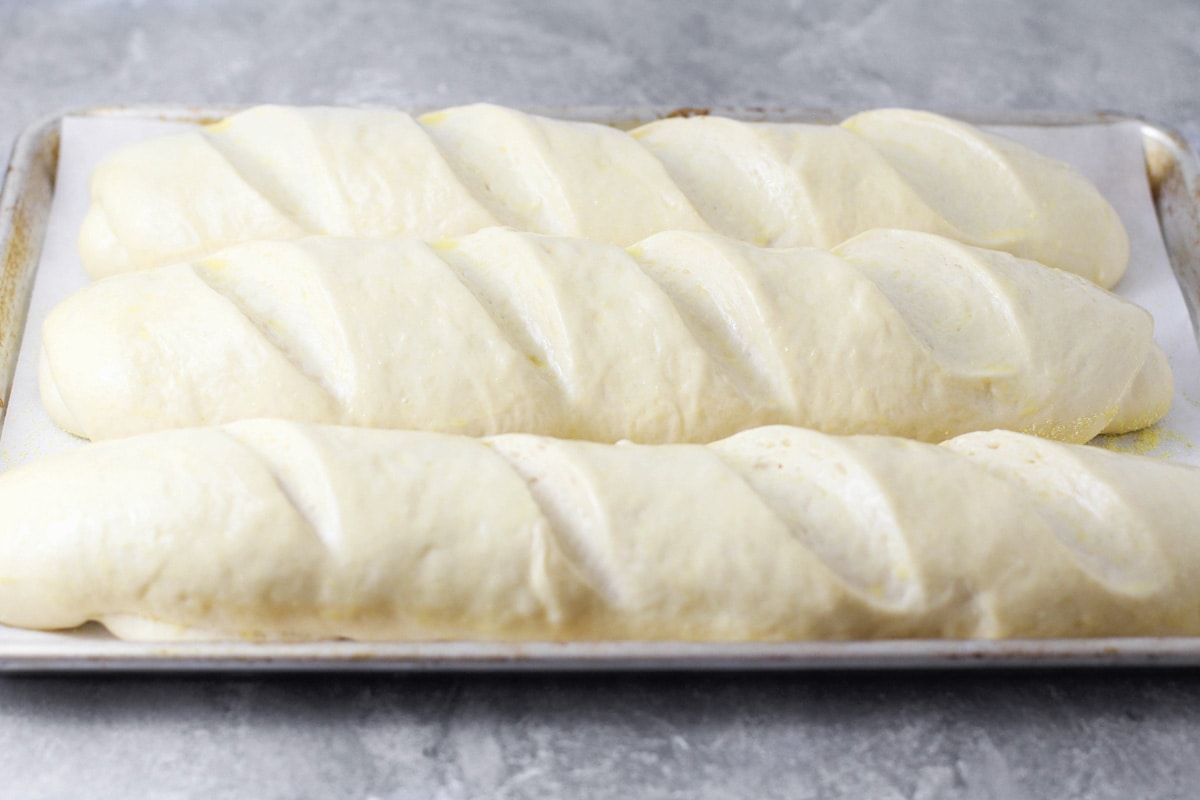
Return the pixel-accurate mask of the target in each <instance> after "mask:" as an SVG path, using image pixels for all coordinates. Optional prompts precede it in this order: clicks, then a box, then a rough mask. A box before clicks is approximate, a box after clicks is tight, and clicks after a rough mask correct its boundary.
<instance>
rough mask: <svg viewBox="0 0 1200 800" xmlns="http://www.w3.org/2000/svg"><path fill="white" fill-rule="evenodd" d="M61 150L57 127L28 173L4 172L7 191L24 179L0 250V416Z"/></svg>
mask: <svg viewBox="0 0 1200 800" xmlns="http://www.w3.org/2000/svg"><path fill="white" fill-rule="evenodd" d="M58 146H59V131H58V126H57V125H55V126H54V127H53V128H52V129H49V130H47V131H45V132H44V133H43V134H42V135H41V136H40V138H39V140H38V141H37V142H36V147H35V149H34V151H33V152H32V153H31V154H30V156H29V157H28V163H26V164H23V165H22V166H23V167H24V172H20V171H18V169H17V164H15V163H12V164H9V165H8V168H7V169H6V170H5V175H4V178H5V180H4V186H5V189H6V190H7V189H9V188H10V187H11V186H12V183H11V182H12V181H14V180H21V181H22V184H21V185H19V186H17V188H16V191H17V194H16V198H15V200H14V201H13V206H12V210H11V212H10V213H11V215H12V216H11V225H12V227H11V235H10V236H9V238H8V240H7V242H6V247H5V248H4V251H3V252H0V375H2V376H3V381H4V382H3V384H2V385H0V389H2V393H0V413H2V412H3V411H4V409H6V407H7V403H8V396H9V392H10V391H11V389H12V373H13V370H14V368H15V366H16V358H17V350H18V348H19V346H20V342H21V336H22V333H23V328H24V324H25V314H26V311H27V309H28V306H29V295H30V290H31V289H32V288H33V274H34V272H35V270H36V268H37V262H38V258H39V256H40V255H41V250H42V243H43V240H44V236H45V232H46V222H47V217H48V216H49V214H48V209H49V207H50V200H51V195H52V193H53V190H54V174H55V171H56V169H57V166H58ZM14 152H19V151H14ZM2 211H3V209H0V212H2Z"/></svg>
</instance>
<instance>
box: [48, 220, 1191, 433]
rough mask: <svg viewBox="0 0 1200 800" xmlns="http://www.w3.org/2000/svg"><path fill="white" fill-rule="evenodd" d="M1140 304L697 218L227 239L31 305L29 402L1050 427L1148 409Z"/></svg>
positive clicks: (994, 255) (1000, 269)
mask: <svg viewBox="0 0 1200 800" xmlns="http://www.w3.org/2000/svg"><path fill="white" fill-rule="evenodd" d="M1152 328H1153V324H1152V321H1151V318H1150V316H1149V315H1148V314H1147V313H1146V312H1145V311H1143V310H1142V309H1140V308H1138V307H1137V306H1135V305H1133V304H1131V303H1128V302H1126V301H1124V300H1121V299H1119V298H1117V297H1115V296H1113V295H1111V294H1109V293H1108V292H1105V291H1104V290H1102V289H1099V288H1097V287H1096V286H1094V285H1093V284H1091V283H1089V282H1087V281H1085V280H1083V279H1081V278H1079V277H1077V276H1074V275H1070V274H1068V273H1064V272H1061V271H1059V270H1053V269H1049V268H1046V267H1043V266H1041V265H1039V264H1035V263H1033V262H1029V261H1022V260H1020V259H1017V258H1014V257H1012V256H1010V255H1008V254H1005V253H1000V252H996V251H988V250H981V249H978V248H972V247H968V246H966V245H961V244H959V243H957V242H953V241H950V240H947V239H943V238H940V237H936V236H932V235H929V234H921V233H914V232H909V231H883V230H876V231H872V232H869V233H866V234H862V235H861V236H858V237H856V238H854V239H852V240H851V241H848V242H846V243H844V244H842V245H840V246H838V247H837V248H835V250H834V251H832V252H827V251H823V250H815V249H804V248H801V249H767V248H758V247H754V246H752V245H748V244H745V243H742V242H738V241H735V240H731V239H727V238H725V237H721V236H718V235H716V234H713V233H698V232H685V231H676V232H668V233H662V234H657V235H655V236H652V237H650V238H649V239H646V240H645V241H643V242H641V243H639V244H637V245H635V246H633V247H631V248H629V249H628V250H626V249H622V248H619V247H615V246H610V245H604V244H599V243H595V242H590V241H587V240H582V239H569V238H561V237H548V236H539V235H535V234H528V233H520V232H515V231H511V230H507V229H500V228H496V229H489V230H485V231H482V232H479V233H476V234H473V235H471V236H467V237H463V238H461V239H458V240H450V241H445V242H441V243H438V244H434V245H432V246H431V245H427V244H424V243H421V242H415V241H411V240H348V239H322V238H311V239H302V240H296V241H291V242H257V243H251V244H247V245H240V246H236V247H233V248H230V249H228V250H225V251H222V252H220V253H217V254H215V255H213V256H211V257H209V258H207V259H203V260H199V261H196V262H193V263H189V264H179V265H173V266H168V267H162V268H159V269H155V270H144V271H140V272H136V273H131V274H128V275H120V276H114V277H113V278H111V279H108V280H104V281H100V282H97V283H95V284H92V285H91V286H89V287H87V288H85V289H84V290H82V291H81V292H79V293H77V294H76V295H74V296H73V297H71V298H70V299H68V300H67V301H66V302H64V303H63V304H62V305H61V306H59V307H58V308H57V309H55V310H54V311H53V312H52V313H51V314H50V315H49V317H48V319H47V321H46V323H45V326H44V337H43V350H42V365H41V384H42V398H43V402H44V403H45V405H46V407H47V409H48V411H49V412H50V415H51V417H52V418H53V419H54V420H55V421H56V422H57V423H58V424H59V425H61V426H62V427H64V428H65V429H67V430H68V431H70V432H72V433H75V434H77V435H81V436H85V437H88V438H93V439H104V438H112V437H118V436H128V435H132V434H136V433H142V432H148V431H152V430H158V429H162V428H173V427H192V426H197V425H205V424H214V423H224V422H231V421H234V420H237V419H245V418H251V417H259V416H263V417H283V418H288V419H294V420H300V421H309V422H318V423H332V424H344V425H358V426H366V427H381V428H412V429H418V430H435V431H444V432H451V433H462V434H470V435H486V434H495V433H507V432H526V433H538V434H545V435H553V436H561V437H567V438H579V439H589V440H594V441H608V442H612V441H616V440H618V439H626V438H627V439H633V440H635V441H641V442H660V443H667V442H681V441H694V442H706V441H713V440H715V439H718V438H721V437H723V436H728V435H730V434H732V433H735V432H737V431H738V430H743V429H746V428H750V427H754V426H756V425H764V424H774V423H784V424H790V425H798V426H802V427H812V428H816V429H820V430H823V431H825V432H828V433H879V434H891V435H900V436H907V437H911V438H916V439H921V440H926V441H940V440H942V439H946V438H949V437H951V436H955V435H957V434H960V433H965V432H967V431H971V430H986V429H992V428H1006V429H1010V430H1021V431H1028V432H1034V433H1038V434H1040V435H1044V436H1048V437H1051V438H1055V439H1061V440H1065V441H1079V442H1082V441H1087V440H1088V439H1090V438H1092V437H1093V436H1095V435H1096V434H1098V433H1101V432H1124V431H1128V430H1134V429H1137V428H1141V427H1144V426H1146V425H1149V424H1151V423H1153V422H1154V421H1156V420H1157V419H1158V418H1159V417H1161V416H1162V414H1163V413H1165V411H1166V409H1167V407H1168V406H1169V404H1170V400H1171V393H1172V379H1171V373H1170V369H1169V368H1168V367H1167V364H1166V359H1165V357H1164V356H1163V354H1162V351H1161V350H1160V349H1159V347H1158V345H1157V344H1155V343H1154V340H1153V336H1152V334H1153V330H1152Z"/></svg>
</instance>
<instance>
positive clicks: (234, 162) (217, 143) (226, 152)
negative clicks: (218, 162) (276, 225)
mask: <svg viewBox="0 0 1200 800" xmlns="http://www.w3.org/2000/svg"><path fill="white" fill-rule="evenodd" d="M204 142H205V143H206V144H207V145H208V146H209V147H211V148H212V149H213V151H214V152H216V154H217V155H219V156H220V157H221V158H223V159H225V163H226V164H228V165H229V168H230V169H231V170H232V171H233V173H234V174H235V175H237V176H238V178H239V179H240V180H241V182H242V184H243V185H244V186H245V187H246V188H247V189H249V190H250V191H252V192H254V194H256V195H258V196H259V197H261V198H262V200H263V202H265V203H266V204H267V205H269V206H270V207H271V208H272V209H274V210H275V213H277V214H279V216H280V217H282V218H283V219H286V220H287V221H288V222H290V223H292V224H293V225H295V226H296V227H297V228H300V229H301V230H303V231H306V232H309V233H319V232H320V231H321V226H320V225H319V224H310V223H311V222H315V220H301V219H299V218H298V215H297V214H294V213H289V212H288V211H285V210H284V209H283V207H282V206H280V205H279V202H278V201H277V200H276V199H275V198H273V197H271V196H270V195H269V194H268V193H267V192H266V191H264V190H263V189H262V188H261V187H260V186H259V184H258V183H257V182H255V181H252V180H250V177H249V175H248V174H247V173H246V171H245V170H244V169H243V168H242V167H241V166H239V164H238V161H239V159H242V158H243V155H242V154H241V153H240V152H239V151H238V147H237V145H236V144H234V143H233V142H230V141H226V140H224V139H221V138H218V137H216V136H212V135H208V136H204Z"/></svg>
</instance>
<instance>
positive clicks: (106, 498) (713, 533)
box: [0, 421, 1200, 641]
mask: <svg viewBox="0 0 1200 800" xmlns="http://www.w3.org/2000/svg"><path fill="white" fill-rule="evenodd" d="M0 508H3V509H4V513H3V514H2V515H0V565H2V566H0V574H2V576H3V580H0V622H3V623H6V624H10V625H18V626H23V627H32V628H68V627H72V626H76V625H79V624H81V623H83V622H85V621H87V620H99V621H101V622H102V623H103V624H105V625H106V626H108V627H109V628H110V629H111V630H113V631H114V632H115V633H116V634H117V635H118V636H122V637H126V638H135V639H145V638H161V639H173V638H189V637H190V638H210V639H214V638H215V639H220V638H225V639H230V638H241V637H249V638H285V639H295V638H299V639H306V638H333V637H349V638H354V639H365V640H427V639H476V640H478V639H500V640H578V639H583V640H586V639H592V640H596V639H608V640H619V639H681V640H727V641H745V640H788V639H808V638H828V639H869V638H877V637H985V638H990V637H1018V636H1019V637H1060V636H1100V635H1160V634H1187V635H1196V634H1198V633H1200V548H1197V547H1196V546H1195V539H1196V537H1195V532H1196V520H1198V519H1200V471H1198V470H1196V469H1194V468H1191V467H1186V466H1179V465H1175V464H1170V463H1167V462H1163V461H1158V460H1151V459H1144V458H1139V457H1135V456H1123V455H1117V454H1113V453H1108V452H1105V451H1102V450H1099V449H1096V448H1092V447H1085V446H1072V445H1062V444H1056V443H1051V442H1048V441H1045V440H1042V439H1039V438H1035V437H1027V436H1022V435H1020V434H1014V433H1006V432H993V433H976V434H970V435H967V436H963V437H960V438H958V439H955V440H953V441H951V442H948V443H946V444H945V446H935V445H928V444H921V443H917V442H912V441H909V440H902V439H892V438H883V437H855V438H849V437H848V438H838V437H830V436H825V435H823V434H819V433H815V432H812V431H805V430H799V429H794V428H785V427H772V428H763V429H758V430H753V431H748V432H745V433H742V434H739V435H737V436H735V437H733V438H731V439H727V440H725V441H721V442H718V443H716V444H713V445H710V446H707V447H705V446H700V445H659V446H646V445H630V444H624V445H603V444H594V443H586V442H570V441H561V440H553V439H547V438H541V437H535V436H529V435H523V434H518V435H508V436H499V437H494V438H491V439H484V440H480V439H472V438H468V437H455V436H447V435H442V434H431V433H420V432H403V431H369V430H363V429H352V428H321V427H308V426H302V425H295V424H291V423H285V422H279V421H249V422H243V423H238V424H235V425H230V426H228V427H226V428H223V429H220V428H207V429H195V430H186V431H170V432H165V433H160V434H152V435H149V436H145V437H136V438H133V439H127V440H122V441H120V442H109V443H104V444H98V445H91V446H86V447H83V448H80V449H77V450H75V451H73V452H70V453H68V454H65V455H61V456H56V457H51V458H47V459H44V460H41V461H38V462H35V463H33V464H31V465H29V466H26V467H22V468H19V469H17V470H13V471H11V472H9V473H7V474H5V475H3V476H0Z"/></svg>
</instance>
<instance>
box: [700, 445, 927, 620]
mask: <svg viewBox="0 0 1200 800" xmlns="http://www.w3.org/2000/svg"><path fill="white" fill-rule="evenodd" d="M714 455H716V456H717V458H718V459H719V460H720V461H721V463H722V464H724V465H725V467H726V468H727V469H728V470H729V471H730V472H731V473H732V474H733V475H734V476H735V477H736V478H737V479H738V481H740V482H741V483H742V485H744V486H745V487H746V489H747V490H748V491H749V492H751V493H752V494H753V495H754V496H755V497H756V498H758V501H759V503H761V504H762V505H763V506H764V507H765V508H766V509H767V511H768V512H769V513H770V514H771V516H773V517H774V518H776V519H777V520H779V523H780V525H781V526H782V527H783V529H784V530H785V531H787V533H788V538H789V539H790V540H791V541H792V542H794V543H795V545H796V546H797V547H800V548H802V549H803V550H804V551H806V552H807V553H808V554H809V555H810V556H811V557H812V559H813V560H814V561H816V562H818V563H819V564H820V565H821V566H822V567H823V568H824V569H825V570H826V571H827V572H828V573H829V575H830V576H832V577H833V578H834V579H836V580H837V582H838V583H839V584H840V585H841V586H842V588H843V589H845V591H846V592H847V593H848V594H850V595H851V596H853V597H854V598H856V599H857V600H859V601H860V602H864V603H866V604H868V605H871V606H883V607H884V608H886V609H887V610H889V611H897V610H906V609H908V608H910V607H912V606H913V605H914V601H917V600H920V599H923V598H924V596H925V594H926V592H925V587H924V586H923V585H922V583H921V581H920V579H919V578H918V577H917V575H915V574H912V570H909V573H910V574H908V575H906V576H903V577H900V578H899V579H898V581H897V582H898V583H899V584H901V585H903V586H904V587H905V588H904V589H902V590H901V591H900V592H898V593H897V597H895V598H889V597H886V596H883V595H876V594H873V593H872V592H871V591H870V589H871V587H870V586H869V585H864V583H863V582H862V581H858V580H853V579H851V578H849V577H848V576H847V575H846V573H845V572H844V571H843V570H842V569H839V568H838V566H837V565H836V564H835V563H833V562H831V561H830V560H829V559H828V558H826V557H825V555H824V554H823V553H822V552H821V549H820V548H818V547H814V546H813V545H812V544H809V543H808V542H807V541H805V537H804V535H803V531H801V530H797V528H798V527H804V526H803V525H802V523H803V520H798V522H800V523H801V525H800V526H797V525H792V524H791V523H790V522H789V520H790V519H793V518H794V515H792V514H788V513H783V512H782V511H780V510H778V506H777V505H776V503H775V502H774V501H773V499H772V498H771V497H770V496H769V495H768V494H767V493H764V492H760V491H759V490H758V489H756V488H755V487H754V484H753V483H752V482H751V481H750V480H749V479H748V478H747V477H746V475H745V474H744V473H743V472H742V470H741V469H739V467H738V464H737V462H736V461H733V460H730V459H727V458H725V457H724V456H723V455H722V454H721V453H720V452H717V451H714ZM872 479H873V477H872ZM805 481H806V482H807V483H810V484H811V485H813V486H814V487H815V488H817V489H818V490H821V491H824V492H826V494H828V495H829V496H830V499H831V500H832V501H833V502H834V503H836V504H837V505H839V506H841V507H842V508H844V509H846V510H847V511H849V510H850V509H851V508H852V505H851V504H850V503H847V502H845V501H844V500H843V499H842V498H841V497H840V496H837V495H835V494H833V493H832V492H829V491H828V490H827V489H826V488H825V487H823V486H821V485H820V484H818V483H816V482H814V481H810V480H808V479H807V476H805ZM888 517H889V520H888V524H887V528H888V529H889V530H887V531H886V532H885V534H884V535H885V536H886V538H887V539H889V540H891V541H893V542H894V541H897V540H898V541H899V542H900V543H901V545H902V548H903V552H904V555H905V557H906V561H907V562H908V564H907V565H906V566H908V567H913V566H915V563H914V559H913V558H912V552H911V548H910V547H909V545H908V541H907V539H906V538H905V537H904V535H903V532H902V530H903V529H902V526H901V525H900V524H899V522H898V520H896V517H895V515H894V513H892V511H891V509H890V508H889V509H888ZM856 520H861V517H857V516H856Z"/></svg>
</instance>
